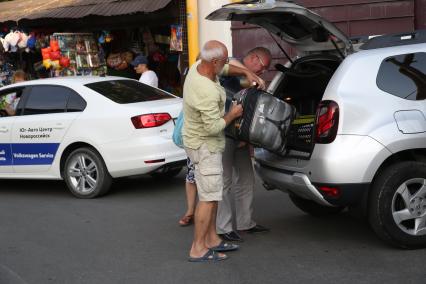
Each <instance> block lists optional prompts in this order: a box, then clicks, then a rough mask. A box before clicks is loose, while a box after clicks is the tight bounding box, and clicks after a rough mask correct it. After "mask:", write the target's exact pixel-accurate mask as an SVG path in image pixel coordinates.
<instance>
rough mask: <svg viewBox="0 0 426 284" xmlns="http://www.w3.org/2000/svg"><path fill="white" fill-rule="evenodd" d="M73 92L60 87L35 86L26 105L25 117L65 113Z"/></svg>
mask: <svg viewBox="0 0 426 284" xmlns="http://www.w3.org/2000/svg"><path fill="white" fill-rule="evenodd" d="M72 93H73V91H72V90H70V89H67V88H64V87H59V86H33V87H31V90H30V92H29V96H28V99H27V101H26V103H25V107H24V111H23V115H34V114H47V113H61V112H65V109H66V105H67V101H68V97H69V96H70V94H72Z"/></svg>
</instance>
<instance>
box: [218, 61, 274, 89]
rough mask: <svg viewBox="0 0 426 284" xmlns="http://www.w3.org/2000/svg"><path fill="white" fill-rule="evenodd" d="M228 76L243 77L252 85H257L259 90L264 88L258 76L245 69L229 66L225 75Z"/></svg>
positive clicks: (263, 82) (263, 83)
mask: <svg viewBox="0 0 426 284" xmlns="http://www.w3.org/2000/svg"><path fill="white" fill-rule="evenodd" d="M225 75H228V76H245V77H246V78H247V80H248V81H249V82H250V83H251V84H252V85H257V86H258V88H259V89H262V90H264V89H265V88H266V85H265V81H263V80H262V78H260V77H259V76H257V75H256V74H254V73H253V72H251V71H249V70H248V69H247V68H241V67H238V66H236V65H234V64H229V67H228V70H227V74H225Z"/></svg>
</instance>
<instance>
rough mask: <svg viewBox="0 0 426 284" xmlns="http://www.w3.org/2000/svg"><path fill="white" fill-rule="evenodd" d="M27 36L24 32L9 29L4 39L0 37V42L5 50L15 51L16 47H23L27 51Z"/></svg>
mask: <svg viewBox="0 0 426 284" xmlns="http://www.w3.org/2000/svg"><path fill="white" fill-rule="evenodd" d="M28 38H29V37H28V35H27V34H26V33H24V32H21V31H18V30H11V31H10V32H9V33H8V34H7V35H6V36H5V37H4V39H3V38H2V39H1V43H2V45H3V49H4V51H5V52H17V51H18V49H25V51H26V52H29V51H30V50H29V48H28Z"/></svg>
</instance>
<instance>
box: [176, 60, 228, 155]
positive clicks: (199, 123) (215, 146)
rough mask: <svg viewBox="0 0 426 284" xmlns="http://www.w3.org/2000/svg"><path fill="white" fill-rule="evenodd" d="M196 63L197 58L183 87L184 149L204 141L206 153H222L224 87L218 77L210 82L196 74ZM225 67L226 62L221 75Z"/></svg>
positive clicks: (226, 67)
mask: <svg viewBox="0 0 426 284" xmlns="http://www.w3.org/2000/svg"><path fill="white" fill-rule="evenodd" d="M199 64H200V61H197V62H196V63H195V64H193V65H192V66H191V68H190V70H189V72H188V75H187V76H186V79H185V84H184V86H183V113H184V123H183V129H182V138H183V144H184V146H185V147H187V148H190V149H194V150H197V149H199V148H200V147H201V145H202V144H203V143H206V144H207V147H208V149H209V151H210V152H223V151H224V150H225V134H224V129H225V126H226V123H225V120H224V119H223V116H224V115H225V102H226V93H225V89H224V88H223V87H222V86H221V85H220V83H219V80H218V79H216V82H213V81H212V80H210V79H209V78H207V77H205V76H202V75H200V73H198V70H197V66H198V65H199ZM228 69H229V65H228V64H226V65H225V67H224V68H223V71H222V74H227V73H228Z"/></svg>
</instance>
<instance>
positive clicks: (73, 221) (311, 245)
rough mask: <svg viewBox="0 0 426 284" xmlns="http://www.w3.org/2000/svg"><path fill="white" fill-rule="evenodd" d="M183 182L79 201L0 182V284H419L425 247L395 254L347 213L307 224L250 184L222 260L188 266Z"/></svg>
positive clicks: (30, 185)
mask: <svg viewBox="0 0 426 284" xmlns="http://www.w3.org/2000/svg"><path fill="white" fill-rule="evenodd" d="M184 198H185V196H184V187H183V175H181V176H179V177H178V178H175V179H173V180H171V181H164V180H163V181H158V180H157V181H156V180H153V179H151V178H147V177H140V178H132V179H124V180H120V181H118V182H116V183H115V185H114V188H113V190H112V191H111V193H110V194H109V195H107V196H105V197H103V198H99V199H94V200H80V199H76V198H74V197H73V196H71V194H70V193H68V191H67V190H66V189H65V187H64V185H63V183H62V182H60V181H15V180H7V181H5V180H1V181H0V244H1V246H0V284H9V283H13V284H15V283H28V284H29V283H36V284H38V283H42V284H44V283H79V284H80V283H102V284H107V283H126V284H127V283H262V284H263V283H313V282H314V283H425V282H426V272H425V263H426V250H411V251H407V250H399V249H394V248H392V247H389V246H387V245H385V244H384V243H382V242H381V241H380V240H379V239H377V238H376V236H375V235H374V233H373V232H372V231H371V230H370V229H369V228H368V226H367V225H366V224H365V223H364V222H363V221H361V220H357V219H354V218H353V217H351V216H349V214H348V213H342V214H340V215H338V216H333V217H328V218H325V219H319V218H313V217H310V216H307V215H305V214H304V213H302V212H301V211H299V210H298V209H297V208H295V207H294V206H293V205H292V204H291V202H290V200H289V199H288V197H287V195H285V194H283V193H281V192H278V191H273V192H267V191H265V190H264V189H263V188H262V187H261V186H260V185H257V187H256V196H255V198H256V199H255V217H256V220H257V222H258V223H259V224H262V225H265V226H267V227H270V228H271V232H269V233H266V234H262V235H246V236H244V237H245V242H244V243H242V245H241V250H240V251H237V252H233V253H230V259H229V260H226V261H224V262H221V263H208V264H200V263H189V262H187V256H188V249H189V246H190V243H191V239H192V232H193V230H192V227H188V228H181V227H179V226H178V225H177V220H178V218H179V217H180V215H181V214H182V213H183V210H184V200H185V199H184Z"/></svg>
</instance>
